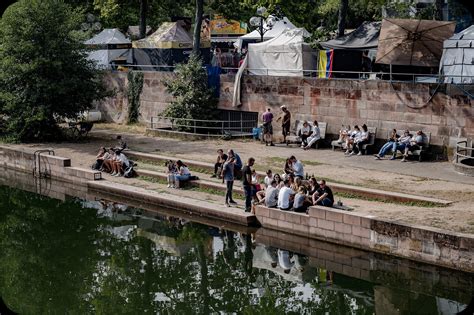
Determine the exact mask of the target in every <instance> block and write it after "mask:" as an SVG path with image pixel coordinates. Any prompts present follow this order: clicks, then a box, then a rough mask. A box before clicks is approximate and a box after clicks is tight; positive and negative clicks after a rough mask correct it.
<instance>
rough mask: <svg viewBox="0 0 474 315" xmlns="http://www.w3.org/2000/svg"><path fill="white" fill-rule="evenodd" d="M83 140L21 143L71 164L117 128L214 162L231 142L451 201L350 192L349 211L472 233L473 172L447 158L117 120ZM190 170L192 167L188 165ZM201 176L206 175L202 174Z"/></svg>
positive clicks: (257, 153)
mask: <svg viewBox="0 0 474 315" xmlns="http://www.w3.org/2000/svg"><path fill="white" fill-rule="evenodd" d="M98 127H99V128H100V129H99V128H96V129H95V130H94V131H93V132H92V133H91V134H90V136H89V138H88V139H87V140H85V141H82V142H79V143H47V144H34V145H22V146H26V147H35V148H36V147H42V148H53V149H54V150H55V152H56V155H59V156H65V157H69V158H71V160H72V164H73V165H74V166H83V167H89V166H90V165H91V164H92V163H93V161H94V157H95V155H96V153H97V150H98V148H99V147H100V146H111V145H114V144H115V143H116V140H114V139H115V136H116V135H117V134H122V135H123V137H124V138H125V140H126V142H127V143H128V145H129V147H130V148H131V149H132V150H137V151H142V152H154V153H159V154H162V155H169V156H174V157H176V158H183V159H192V160H198V161H205V162H214V161H215V158H216V153H215V152H216V150H217V149H218V148H223V149H228V148H232V149H234V150H235V151H236V152H238V153H239V155H240V156H241V157H242V159H243V160H244V159H246V158H248V157H250V156H252V157H254V158H255V159H256V168H257V169H258V170H266V169H268V168H270V169H272V170H273V171H274V172H279V173H281V172H282V169H283V164H284V159H285V158H287V157H289V156H290V155H295V156H296V157H297V158H298V159H300V160H301V161H302V162H303V164H304V166H305V172H306V173H308V174H311V175H312V174H314V175H315V176H316V178H326V179H327V180H328V181H332V182H339V183H345V184H353V185H357V186H363V187H369V188H377V189H383V190H387V191H397V192H406V193H410V194H414V195H420V196H429V197H436V198H440V199H445V200H450V201H453V203H452V204H451V205H449V206H448V207H435V208H429V207H419V206H409V205H404V204H396V203H385V202H376V201H368V200H361V199H354V198H337V199H341V200H342V201H343V202H344V204H346V205H348V206H350V207H353V208H354V211H357V212H359V213H364V214H371V215H374V216H377V217H379V218H385V219H390V220H394V221H401V222H408V223H413V224H420V225H428V226H433V227H438V228H443V229H448V230H451V231H456V232H463V233H473V234H474V204H473V201H474V178H472V177H468V176H464V175H460V174H457V173H455V172H454V170H453V168H452V165H451V163H450V162H422V163H420V162H407V163H401V162H400V161H399V160H397V161H389V160H382V161H375V160H374V158H373V157H372V156H353V157H345V156H344V154H343V153H342V152H341V151H332V150H330V149H320V150H310V151H303V150H301V149H300V148H298V147H296V146H292V147H291V146H290V147H287V146H286V145H277V146H275V147H266V146H265V145H262V144H261V143H259V142H256V141H253V140H232V141H223V140H204V141H183V140H177V139H169V138H152V137H146V136H144V135H143V134H142V133H140V132H141V131H142V130H141V129H140V128H132V129H124V128H123V127H119V126H117V125H109V124H107V125H100V126H98ZM191 171H192V170H191ZM105 178H106V179H107V180H114V181H120V182H124V183H130V184H133V185H137V186H141V187H145V188H149V189H154V190H158V191H160V190H167V188H166V186H165V185H160V184H158V183H150V182H148V181H143V180H140V179H133V180H130V179H124V178H116V177H110V176H108V175H106V176H105ZM204 179H206V180H207V179H208V178H205V177H204ZM175 193H176V194H177V195H178V196H179V195H186V196H188V197H191V198H196V199H201V200H208V201H210V202H215V203H223V196H222V197H221V196H216V195H212V194H207V193H203V192H198V191H188V190H180V191H175Z"/></svg>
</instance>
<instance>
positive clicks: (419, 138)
mask: <svg viewBox="0 0 474 315" xmlns="http://www.w3.org/2000/svg"><path fill="white" fill-rule="evenodd" d="M423 144H424V136H423V131H421V130H418V131H417V132H416V134H414V135H412V134H410V131H409V130H405V132H404V133H403V135H401V136H399V135H398V134H397V130H396V129H393V130H392V132H391V133H390V136H389V137H388V140H387V142H386V143H385V144H384V145H383V146H382V148H381V149H380V151H379V153H378V154H375V159H376V160H381V159H382V158H383V157H384V156H385V155H386V154H387V153H389V152H390V151H391V152H392V157H391V158H390V160H395V159H396V155H397V152H398V151H400V152H402V154H403V158H402V162H405V161H406V158H407V157H408V152H409V151H413V150H419V149H420V147H422V146H423Z"/></svg>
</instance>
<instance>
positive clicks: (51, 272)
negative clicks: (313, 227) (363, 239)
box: [0, 180, 474, 314]
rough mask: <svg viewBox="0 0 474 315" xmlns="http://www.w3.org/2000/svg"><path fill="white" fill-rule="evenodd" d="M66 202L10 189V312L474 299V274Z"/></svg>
mask: <svg viewBox="0 0 474 315" xmlns="http://www.w3.org/2000/svg"><path fill="white" fill-rule="evenodd" d="M3 183H4V184H13V183H14V182H12V181H11V180H6V181H3ZM14 186H15V185H14ZM16 186H18V185H16ZM28 187H29V188H28V189H29V190H31V187H32V186H28ZM23 189H26V186H23ZM40 191H41V189H40ZM50 194H51V193H50ZM89 197H90V196H89ZM62 199H64V200H57V199H53V198H49V197H46V196H42V195H40V194H37V193H34V192H27V191H24V190H20V189H17V188H13V187H9V186H5V185H4V186H1V187H0V253H1V256H0V296H1V299H2V300H3V303H2V304H3V306H0V314H3V313H2V311H5V309H6V308H8V309H9V310H11V311H13V312H16V313H19V314H93V313H96V314H97V313H99V314H216V313H221V314H229V313H231V314H232V313H238V314H288V313H289V314H456V313H457V312H460V311H463V310H465V309H466V308H468V310H469V309H470V307H472V304H473V301H472V293H473V288H474V285H473V284H474V277H473V275H470V274H466V273H461V272H457V271H453V270H448V269H443V268H438V267H434V266H429V265H424V264H418V263H414V262H411V261H407V260H401V259H395V258H393V257H387V256H382V255H377V254H374V253H369V252H363V251H359V250H353V249H349V248H345V247H340V246H336V245H331V244H327V243H323V242H318V243H317V244H316V245H315V246H316V247H315V248H317V249H313V250H312V251H307V250H304V249H301V250H300V252H297V251H294V250H291V248H290V247H292V245H291V244H290V243H289V242H287V240H288V239H285V238H286V237H285V235H283V236H281V235H280V237H268V235H274V234H272V233H270V232H271V231H265V230H264V229H258V230H255V229H253V230H252V229H246V228H239V227H233V226H225V225H222V224H217V223H216V224H214V225H216V226H217V227H215V226H211V225H212V224H211V225H206V224H202V223H197V222H193V219H192V218H191V219H190V218H189V217H181V218H180V217H179V216H173V215H170V214H169V212H166V211H161V210H160V209H158V210H156V209H155V210H156V211H150V210H145V209H140V208H136V207H132V206H127V205H125V204H123V203H119V202H117V201H114V200H112V199H110V198H106V197H103V198H102V197H97V196H95V197H94V198H88V200H87V199H83V198H77V197H70V196H66V195H65V196H64V198H62ZM269 240H270V241H269ZM302 252H303V253H302ZM0 302H1V301H0ZM469 304H470V305H471V306H468V305H469ZM467 314H472V311H471V313H467Z"/></svg>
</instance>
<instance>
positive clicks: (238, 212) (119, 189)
mask: <svg viewBox="0 0 474 315" xmlns="http://www.w3.org/2000/svg"><path fill="white" fill-rule="evenodd" d="M87 187H88V188H90V189H94V190H97V191H99V192H106V193H111V194H116V195H120V196H126V197H127V198H130V199H136V200H143V201H145V202H148V203H153V204H157V205H162V206H165V207H170V208H173V209H177V210H181V211H185V212H187V213H193V214H196V215H200V216H206V217H210V218H215V219H219V220H222V221H228V222H232V223H238V224H241V225H245V226H253V225H256V224H257V220H256V217H255V215H254V214H251V213H246V212H244V211H242V209H237V208H224V207H223V206H218V205H216V204H212V203H209V202H206V201H201V200H196V199H191V198H186V197H179V198H176V196H174V195H172V194H168V193H158V192H154V191H150V190H147V189H144V188H139V187H134V186H131V185H124V184H119V183H115V182H109V181H101V182H97V181H89V182H88V183H87Z"/></svg>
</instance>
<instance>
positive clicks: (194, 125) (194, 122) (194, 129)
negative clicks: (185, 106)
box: [193, 120, 196, 133]
mask: <svg viewBox="0 0 474 315" xmlns="http://www.w3.org/2000/svg"><path fill="white" fill-rule="evenodd" d="M193 123H194V133H196V121H195V120H193Z"/></svg>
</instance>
